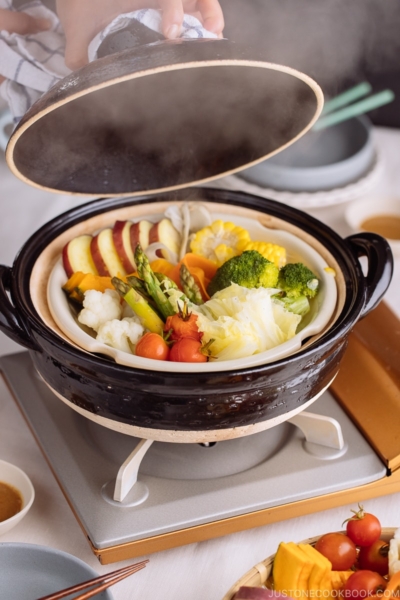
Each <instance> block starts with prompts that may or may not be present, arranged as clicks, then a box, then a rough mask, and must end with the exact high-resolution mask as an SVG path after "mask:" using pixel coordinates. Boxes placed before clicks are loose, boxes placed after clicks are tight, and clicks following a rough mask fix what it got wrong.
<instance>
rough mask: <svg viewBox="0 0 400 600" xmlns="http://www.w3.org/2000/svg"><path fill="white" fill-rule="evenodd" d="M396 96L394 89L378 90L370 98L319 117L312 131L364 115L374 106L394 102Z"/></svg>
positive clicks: (377, 106)
mask: <svg viewBox="0 0 400 600" xmlns="http://www.w3.org/2000/svg"><path fill="white" fill-rule="evenodd" d="M394 98H395V95H394V92H392V90H383V91H382V92H378V93H377V94H374V95H373V96H369V98H365V100H360V102H356V103H355V104H351V105H350V106H346V107H345V108H342V109H341V110H338V111H336V112H334V113H332V114H329V115H326V116H324V117H321V118H319V119H318V121H317V122H316V123H315V125H314V126H313V127H312V131H321V130H322V129H326V128H327V127H331V126H332V125H337V124H338V123H342V121H347V120H348V119H352V118H353V117H357V116H358V115H363V114H364V113H366V112H369V111H370V110H373V109H374V108H379V107H380V106H384V105H385V104H389V102H392V101H393V100H394Z"/></svg>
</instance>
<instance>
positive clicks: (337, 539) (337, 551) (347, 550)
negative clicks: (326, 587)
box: [315, 533, 357, 571]
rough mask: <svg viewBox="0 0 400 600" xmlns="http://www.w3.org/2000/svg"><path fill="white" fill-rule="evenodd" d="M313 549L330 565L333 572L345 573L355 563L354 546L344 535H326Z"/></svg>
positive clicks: (355, 550) (355, 549)
mask: <svg viewBox="0 0 400 600" xmlns="http://www.w3.org/2000/svg"><path fill="white" fill-rule="evenodd" d="M315 548H316V549H317V550H318V552H320V553H321V554H323V555H324V556H325V557H326V558H327V559H328V560H329V561H330V562H331V563H332V570H333V571H347V570H348V569H350V568H351V567H352V566H353V565H354V563H355V562H356V558H357V548H356V545H355V543H354V542H353V541H352V540H351V539H350V538H349V537H347V535H344V533H326V534H325V535H323V536H322V537H320V538H319V540H318V541H317V543H316V544H315Z"/></svg>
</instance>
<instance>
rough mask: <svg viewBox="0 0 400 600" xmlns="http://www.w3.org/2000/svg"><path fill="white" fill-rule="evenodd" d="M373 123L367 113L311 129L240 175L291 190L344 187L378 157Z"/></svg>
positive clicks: (264, 185) (270, 186) (273, 187)
mask: <svg viewBox="0 0 400 600" xmlns="http://www.w3.org/2000/svg"><path fill="white" fill-rule="evenodd" d="M375 158H376V157H375V148H374V144H373V141H372V138H371V124H370V121H369V120H368V119H367V118H366V117H365V116H363V117H358V118H355V119H351V120H349V121H346V122H344V123H340V124H339V125H335V126H334V127H329V128H328V129H324V130H321V131H309V132H308V133H307V134H306V135H305V136H304V137H303V138H301V139H300V140H298V141H297V142H295V143H294V144H293V145H292V146H290V147H289V148H287V149H286V150H284V151H283V152H281V153H280V154H277V155H276V156H273V157H272V158H269V159H267V160H265V161H263V162H261V163H259V164H257V165H255V166H254V167H250V168H249V169H245V170H244V171H241V172H240V173H238V177H241V178H243V179H245V180H246V181H249V182H251V183H255V184H257V185H260V186H262V187H266V188H272V189H275V190H285V191H290V192H316V191H319V190H330V189H336V188H341V187H343V186H346V185H348V184H350V183H353V182H355V181H357V180H358V179H360V178H361V177H363V176H364V175H365V174H366V173H367V172H368V171H369V170H370V169H371V167H372V165H373V163H374V160H375Z"/></svg>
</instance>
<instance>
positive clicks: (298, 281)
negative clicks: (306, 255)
mask: <svg viewBox="0 0 400 600" xmlns="http://www.w3.org/2000/svg"><path fill="white" fill-rule="evenodd" d="M318 287H319V281H318V278H317V277H316V275H314V273H313V272H312V271H310V269H309V268H308V267H306V266H305V265H303V263H288V264H287V265H285V266H284V267H282V268H281V269H280V271H279V277H278V288H279V289H281V290H283V291H284V292H286V295H287V296H289V297H291V298H298V297H299V296H307V297H308V298H314V296H315V295H316V293H317V292H318Z"/></svg>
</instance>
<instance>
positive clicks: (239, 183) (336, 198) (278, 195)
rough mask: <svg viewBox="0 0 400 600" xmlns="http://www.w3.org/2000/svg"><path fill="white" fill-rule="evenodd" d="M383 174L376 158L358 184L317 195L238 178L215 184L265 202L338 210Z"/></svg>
mask: <svg viewBox="0 0 400 600" xmlns="http://www.w3.org/2000/svg"><path fill="white" fill-rule="evenodd" d="M382 173H383V162H382V157H381V156H380V154H379V153H377V154H376V156H375V160H374V162H373V163H372V165H371V168H370V169H369V170H368V171H367V172H366V173H365V174H364V175H363V176H362V177H360V179H357V181H353V182H352V183H349V184H348V185H345V186H343V187H338V188H334V189H331V190H319V191H316V192H291V191H289V190H275V189H273V188H270V187H262V186H260V185H256V184H255V183H250V182H249V181H245V180H244V179H243V178H242V177H238V176H237V175H229V176H228V177H224V178H222V179H221V180H219V181H217V182H216V186H219V185H220V186H221V187H222V188H224V189H229V190H240V191H243V192H247V193H248V194H256V195H257V196H261V197H263V198H268V199H270V200H276V201H277V202H283V203H284V204H287V205H288V206H293V207H294V208H299V209H301V210H309V209H314V208H325V207H327V206H337V205H338V204H345V203H347V202H351V201H352V200H358V199H359V198H362V197H363V196H364V195H365V194H368V193H369V191H370V190H371V189H372V188H373V186H374V185H375V183H376V182H377V181H378V180H379V178H380V177H381V176H382Z"/></svg>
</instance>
